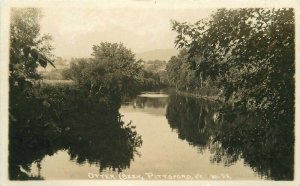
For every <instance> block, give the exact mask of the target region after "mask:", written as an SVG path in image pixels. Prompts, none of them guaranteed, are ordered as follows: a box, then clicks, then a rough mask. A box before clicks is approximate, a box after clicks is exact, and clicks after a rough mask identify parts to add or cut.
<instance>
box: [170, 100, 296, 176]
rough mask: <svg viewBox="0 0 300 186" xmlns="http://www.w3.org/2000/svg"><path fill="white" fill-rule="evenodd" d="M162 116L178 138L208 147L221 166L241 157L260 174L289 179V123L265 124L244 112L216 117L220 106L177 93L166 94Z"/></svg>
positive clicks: (291, 154) (291, 145)
mask: <svg viewBox="0 0 300 186" xmlns="http://www.w3.org/2000/svg"><path fill="white" fill-rule="evenodd" d="M169 98H170V99H169V104H168V107H167V113H166V117H167V119H168V121H169V125H170V127H171V128H172V129H174V130H175V131H176V132H177V133H178V137H179V138H180V139H184V140H186V141H188V142H189V144H191V145H193V146H196V147H197V148H199V152H200V153H201V152H203V150H204V149H209V151H210V152H211V154H212V155H211V162H212V163H222V164H223V165H224V166H230V165H233V164H235V163H236V162H237V161H238V160H240V159H244V162H245V164H247V165H248V166H250V167H251V168H252V169H253V170H254V171H255V172H257V173H258V174H260V175H261V176H262V177H266V178H267V179H273V180H292V179H293V172H294V168H293V166H294V130H293V122H288V121H286V122H282V123H266V122H261V121H259V120H257V118H256V119H254V118H255V117H253V116H250V115H249V114H248V115H245V114H231V115H230V116H229V117H228V116H227V117H226V118H225V119H221V118H220V117H217V115H218V112H217V111H218V110H219V108H220V105H218V104H217V103H214V102H209V101H205V100H199V99H193V98H188V97H183V96H179V95H171V96H170V97H169Z"/></svg>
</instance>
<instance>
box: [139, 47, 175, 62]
mask: <svg viewBox="0 0 300 186" xmlns="http://www.w3.org/2000/svg"><path fill="white" fill-rule="evenodd" d="M178 53H179V50H177V49H175V48H168V49H156V50H149V51H146V52H141V53H136V59H142V60H144V61H149V60H156V59H157V60H162V61H169V60H170V58H171V57H172V56H176V55H177V54H178Z"/></svg>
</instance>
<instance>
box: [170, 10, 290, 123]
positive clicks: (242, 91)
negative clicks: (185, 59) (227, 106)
mask: <svg viewBox="0 0 300 186" xmlns="http://www.w3.org/2000/svg"><path fill="white" fill-rule="evenodd" d="M173 30H175V31H177V33H178V36H177V39H176V41H175V43H176V45H177V46H178V47H185V48H187V49H188V53H189V62H190V66H191V68H192V69H194V70H195V71H196V73H197V75H198V77H199V79H201V78H203V79H207V78H211V79H213V80H214V82H215V83H216V84H217V85H218V86H219V87H220V88H221V89H222V90H223V91H224V95H225V98H226V100H228V99H230V98H231V99H232V100H233V101H234V102H235V106H238V107H239V108H240V109H247V110H255V111H258V112H259V113H262V114H263V115H264V116H265V117H266V118H273V119H275V120H278V119H279V118H282V119H283V118H285V119H288V121H291V120H293V117H294V72H295V62H294V61H295V49H294V47H295V42H294V39H295V21H294V11H293V9H286V8H283V9H219V10H217V11H216V12H215V13H214V14H213V15H212V16H211V17H210V18H209V19H205V20H200V21H198V22H196V23H195V24H193V25H191V24H187V23H185V22H184V23H179V22H177V21H173ZM285 119H283V120H285Z"/></svg>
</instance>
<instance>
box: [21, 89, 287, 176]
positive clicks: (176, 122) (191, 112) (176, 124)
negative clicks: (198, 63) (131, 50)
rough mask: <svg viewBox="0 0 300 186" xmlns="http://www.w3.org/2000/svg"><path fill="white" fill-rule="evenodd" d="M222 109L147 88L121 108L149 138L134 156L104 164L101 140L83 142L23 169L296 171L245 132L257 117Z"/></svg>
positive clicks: (44, 172)
mask: <svg viewBox="0 0 300 186" xmlns="http://www.w3.org/2000/svg"><path fill="white" fill-rule="evenodd" d="M219 108H220V104H218V103H215V102H210V101H205V100H200V99H194V98H189V97H184V96H179V95H176V94H170V95H168V94H165V93H154V92H152V93H151V92H145V93H142V94H140V95H139V96H137V97H136V98H135V99H133V100H131V101H128V102H124V103H123V104H122V106H121V108H120V110H119V112H120V113H121V115H123V117H122V120H123V121H124V122H125V123H129V122H131V123H132V126H136V129H135V130H136V132H137V134H139V135H141V139H142V141H143V143H142V145H141V146H140V147H138V148H136V152H134V154H133V155H132V157H131V156H130V158H124V161H125V163H124V162H119V161H123V159H122V158H120V157H118V156H119V155H120V156H121V155H122V153H123V152H122V151H121V150H120V152H119V151H114V152H112V154H109V155H108V156H114V155H113V153H119V154H118V155H116V158H115V159H112V160H110V161H108V163H107V166H104V167H103V165H101V162H103V161H105V158H107V157H106V156H105V153H106V151H105V150H102V151H99V149H97V148H98V147H97V146H95V145H93V146H91V147H90V148H88V149H87V147H86V144H83V146H79V147H76V148H77V149H78V150H77V151H75V152H79V155H78V153H77V154H76V153H74V152H70V149H68V148H62V149H59V150H57V151H56V152H55V153H54V154H53V155H46V156H44V157H43V158H42V159H41V161H38V162H34V163H32V165H31V170H23V171H27V172H28V173H29V174H30V175H32V176H40V177H42V178H44V179H106V178H108V179H119V178H124V179H125V178H126V179H129V178H133V179H140V178H144V179H164V177H163V176H160V175H167V176H169V177H170V176H173V179H174V178H175V179H176V176H178V175H181V179H184V178H188V176H191V177H192V178H193V179H200V180H201V179H202V180H209V179H234V180H236V179H239V180H240V179H246V180H260V179H276V178H279V177H278V175H279V176H280V175H282V174H284V173H282V172H280V170H277V169H279V168H281V170H282V169H283V170H282V171H285V172H286V170H287V169H288V170H289V171H291V172H292V170H290V169H291V167H290V166H289V165H287V164H288V163H290V160H289V159H285V158H284V156H282V157H274V158H273V159H272V160H269V159H263V158H264V157H262V156H266V153H265V152H261V151H260V150H261V149H260V147H261V145H259V142H258V141H257V140H258V139H256V137H255V136H252V137H249V136H245V134H242V133H243V131H242V130H241V129H240V128H238V127H241V128H242V129H243V130H245V131H244V132H245V133H251V132H252V133H256V131H255V130H256V129H252V128H255V127H254V126H256V124H257V121H255V120H254V118H251V117H249V116H236V117H235V119H233V120H232V121H231V122H225V121H223V120H222V119H220V118H218V112H217V110H218V109H219ZM244 126H247V127H244ZM252 126H253V127H252ZM251 127H252V128H251ZM95 130H96V129H95ZM243 135H244V136H243ZM246 135H248V134H246ZM96 139H97V138H96ZM251 140H252V142H251ZM90 143H103V145H104V148H103V146H101V148H103V149H105V146H108V147H107V148H109V146H110V145H111V144H110V143H111V142H110V141H109V140H107V141H105V142H103V141H99V142H97V141H94V142H90ZM261 143H263V142H262V141H261ZM251 145H252V146H251ZM258 145H259V146H258ZM257 146H258V147H257ZM81 148H82V149H85V150H82V149H81ZM99 148H100V147H99ZM71 149H72V147H71ZM71 151H72V150H71ZM73 151H74V150H73ZM81 151H84V152H88V153H91V154H93V152H95V154H100V155H98V156H99V157H97V156H96V157H95V158H94V159H95V160H91V158H81V160H80V161H78V159H80V157H81V156H82V157H87V155H85V156H84V155H83V154H84V153H82V154H80V153H81ZM98 151H99V152H98ZM101 153H102V154H101ZM259 153H264V154H262V155H259ZM271 153H272V152H271ZM72 154H73V155H72ZM124 156H125V155H124ZM74 157H75V158H74ZM76 157H77V158H76ZM78 157H79V158H78ZM97 158H98V159H97ZM280 158H281V159H280ZM114 161H115V162H114ZM273 161H281V162H279V163H276V162H273ZM99 162H100V163H99ZM113 163H115V164H116V166H117V167H118V166H119V164H121V165H123V164H124V166H122V168H120V169H114V167H116V166H110V165H111V164H113ZM102 164H103V163H102ZM278 164H279V165H278ZM281 164H283V165H281ZM280 166H283V167H285V168H286V170H285V169H284V168H282V167H280ZM101 167H102V168H101ZM276 171H277V172H276ZM118 173H120V174H118ZM101 175H102V176H101ZM125 175H126V176H125ZM133 175H134V176H136V177H133ZM138 175H140V176H141V177H138ZM130 176H131V177H130ZM276 176H277V177H276ZM282 177H283V178H284V176H282ZM177 178H179V177H177Z"/></svg>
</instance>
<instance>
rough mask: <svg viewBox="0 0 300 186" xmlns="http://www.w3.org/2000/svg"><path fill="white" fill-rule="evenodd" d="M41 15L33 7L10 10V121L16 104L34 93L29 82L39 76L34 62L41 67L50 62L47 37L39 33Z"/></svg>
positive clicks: (13, 118)
mask: <svg viewBox="0 0 300 186" xmlns="http://www.w3.org/2000/svg"><path fill="white" fill-rule="evenodd" d="M41 16H42V15H41V11H40V10H39V9H34V8H22V9H15V8H14V9H12V11H11V23H10V62H9V86H10V92H9V94H10V102H9V113H10V119H11V120H12V121H14V120H18V118H17V115H16V114H15V112H17V110H18V109H20V108H19V107H20V106H19V105H21V104H22V102H26V99H27V98H30V97H32V96H34V91H33V89H32V83H33V82H34V81H35V80H37V79H40V78H41V76H40V74H38V72H37V70H36V69H37V67H38V63H39V64H40V65H41V66H43V67H46V66H47V63H50V64H52V62H51V61H50V59H51V57H52V54H51V50H52V46H51V45H50V43H49V42H50V40H51V37H50V36H49V35H43V36H41V35H40V33H39V31H40V26H39V23H38V21H39V20H40V18H41ZM52 65H53V64H52Z"/></svg>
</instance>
